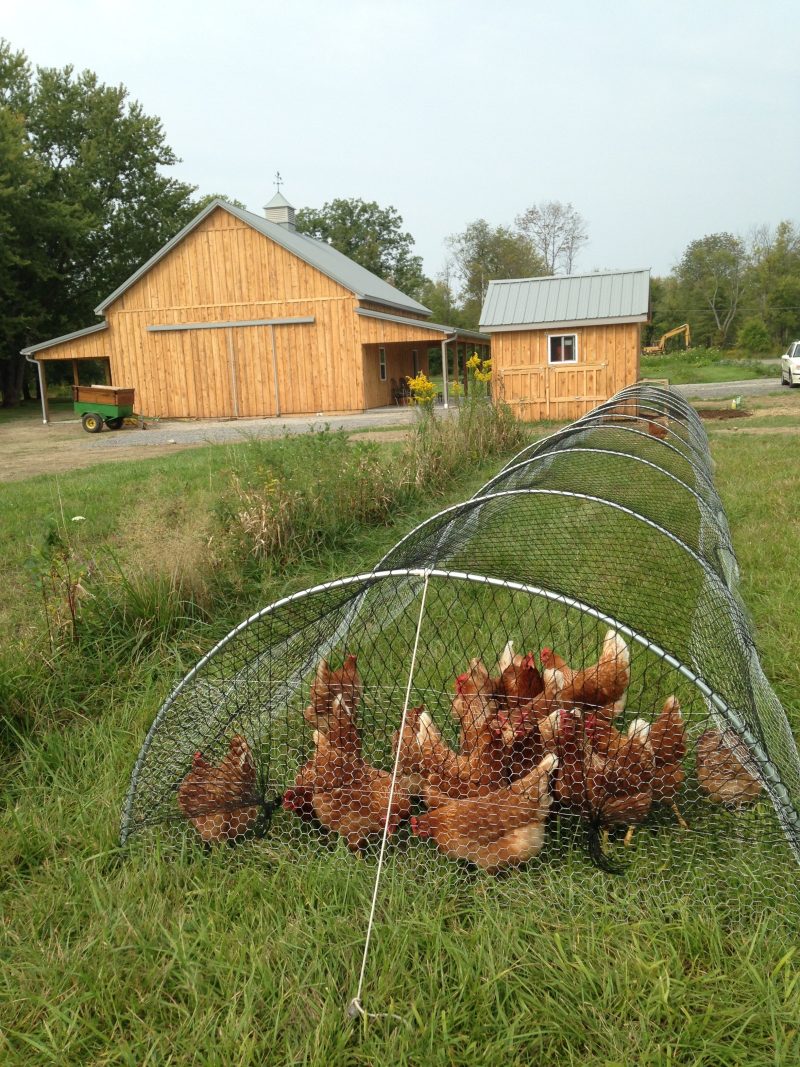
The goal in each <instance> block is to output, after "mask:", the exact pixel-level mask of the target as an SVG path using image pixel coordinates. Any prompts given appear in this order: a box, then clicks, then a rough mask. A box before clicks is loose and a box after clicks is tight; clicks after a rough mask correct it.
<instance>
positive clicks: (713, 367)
mask: <svg viewBox="0 0 800 1067" xmlns="http://www.w3.org/2000/svg"><path fill="white" fill-rule="evenodd" d="M639 373H640V374H641V376H642V377H643V378H668V379H669V381H670V384H671V385H701V384H708V383H713V382H739V381H746V380H747V379H750V378H778V377H780V367H778V366H776V365H775V364H774V363H771V362H769V361H766V360H759V359H738V358H733V357H732V356H726V355H725V353H723V352H721V351H719V350H718V349H690V350H689V351H688V352H685V353H682V352H668V353H667V354H666V355H664V356H642V358H641V363H640V365H639Z"/></svg>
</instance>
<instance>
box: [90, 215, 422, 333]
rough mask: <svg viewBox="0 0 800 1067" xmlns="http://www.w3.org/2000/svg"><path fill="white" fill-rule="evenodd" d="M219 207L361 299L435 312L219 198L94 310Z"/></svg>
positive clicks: (322, 247)
mask: <svg viewBox="0 0 800 1067" xmlns="http://www.w3.org/2000/svg"><path fill="white" fill-rule="evenodd" d="M274 199H275V198H274V197H273V200H274ZM218 207H221V208H223V209H224V210H225V211H229V212H230V213H231V214H232V215H235V216H236V218H238V219H241V221H242V222H245V223H247V225H248V226H252V227H253V229H254V230H258V232H259V233H262V234H263V235H264V236H265V237H268V238H269V239H270V240H271V241H274V242H275V243H276V244H278V245H280V246H281V247H282V248H285V249H286V250H287V252H292V253H293V254H294V255H296V256H297V257H298V258H299V259H302V260H303V262H305V263H308V264H309V265H310V266H312V267H316V269H317V270H318V271H321V272H322V273H323V274H325V275H327V277H329V278H332V279H333V281H335V282H338V283H339V284H340V285H343V286H344V287H345V289H349V290H350V292H352V293H355V295H356V296H357V297H358V298H359V299H360V300H374V301H375V303H377V304H385V305H388V306H389V307H398V308H402V309H403V310H404V311H415V312H417V314H421V315H430V314H431V312H430V310H429V309H428V308H426V307H425V306H424V305H423V304H420V303H418V302H417V301H416V300H413V299H412V298H411V297H410V296H406V294H405V293H402V292H400V290H399V289H395V287H394V286H393V285H390V284H389V283H388V282H387V281H384V280H383V278H379V277H378V276H377V275H376V274H373V273H372V271H369V270H367V269H366V267H362V266H361V265H360V264H358V263H354V262H353V260H352V259H348V257H347V256H345V255H344V254H343V253H342V252H339V251H337V250H336V249H335V248H333V247H332V246H331V245H329V244H326V243H325V242H324V241H318V240H317V239H316V238H315V237H309V236H308V234H305V233H298V232H297V231H296V230H290V229H288V228H287V227H286V226H279V225H278V224H277V223H274V222H269V221H268V220H267V219H265V218H263V217H262V216H261V215H254V214H253V212H252V211H244V210H243V209H242V208H238V207H234V206H233V204H229V203H227V201H225V200H221V199H219V198H217V199H215V200H212V201H211V203H210V204H209V205H208V206H207V207H206V208H204V210H203V211H201V212H200V214H199V215H197V216H196V217H195V218H193V219H192V221H191V222H190V223H189V224H188V225H187V226H184V228H183V229H182V230H181V231H180V233H177V234H175V236H174V237H173V238H172V240H171V241H168V242H167V243H166V244H165V245H164V247H163V248H161V249H159V251H158V252H156V254H155V255H154V256H151V258H150V259H148V261H147V262H146V263H144V264H142V266H141V267H139V269H138V270H137V271H135V272H134V273H133V274H132V275H131V276H130V278H128V279H126V281H124V282H123V283H122V285H120V286H119V287H118V288H116V289H115V290H114V292H113V293H111V294H110V295H109V296H107V297H106V298H105V300H104V301H103V302H102V303H101V304H98V306H97V307H96V308H95V309H94V310H95V314H97V315H102V314H103V312H104V311H105V310H106V308H107V307H108V306H109V305H110V304H112V303H113V302H114V301H115V300H116V299H117V298H118V297H120V296H121V295H122V294H123V293H124V292H125V290H126V289H129V288H130V287H131V286H132V285H133V284H134V282H137V281H138V280H139V279H140V278H141V277H142V275H143V274H146V273H147V271H149V270H150V268H151V267H153V266H155V264H156V263H158V262H159V260H161V259H163V258H164V256H165V255H167V253H168V252H171V251H172V249H173V248H174V247H175V246H176V245H177V244H179V243H180V242H181V241H182V240H183V238H184V237H186V236H187V234H189V233H191V231H192V230H193V229H194V228H195V227H196V226H198V225H199V224H200V223H201V222H202V221H203V219H205V218H207V217H208V215H210V214H211V212H212V211H214V210H215V209H216V208H218Z"/></svg>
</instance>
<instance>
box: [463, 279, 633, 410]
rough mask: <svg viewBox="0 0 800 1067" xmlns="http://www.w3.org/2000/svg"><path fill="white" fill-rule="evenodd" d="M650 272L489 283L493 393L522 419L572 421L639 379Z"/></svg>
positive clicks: (483, 324)
mask: <svg viewBox="0 0 800 1067" xmlns="http://www.w3.org/2000/svg"><path fill="white" fill-rule="evenodd" d="M649 314H650V271H649V270H628V271H604V272H602V273H596V274H573V275H568V276H560V277H551V278H520V279H513V280H510V281H495V282H490V283H489V289H488V291H487V294H486V300H485V301H484V305H483V310H482V311H481V321H480V328H481V330H482V331H484V332H485V333H487V334H489V335H490V336H491V338H492V392H493V395H494V396H495V398H497V399H499V400H504V401H505V402H506V403H508V404H509V405H510V406H511V408H512V410H513V411H514V413H515V414H516V415H518V416H519V417H520V418H522V419H529V420H538V419H558V420H562V419H565V420H566V419H570V420H571V419H577V418H579V417H580V416H581V415H584V414H586V412H587V411H590V410H591V409H592V408H593V407H595V406H596V405H597V404H599V403H601V402H602V401H604V400H607V399H608V398H609V397H610V396H613V394H614V393H616V392H618V390H620V389H624V388H625V386H628V385H632V384H633V383H634V382H635V381H637V380H638V378H639V353H640V352H641V328H642V323H643V322H647V321H648V319H649Z"/></svg>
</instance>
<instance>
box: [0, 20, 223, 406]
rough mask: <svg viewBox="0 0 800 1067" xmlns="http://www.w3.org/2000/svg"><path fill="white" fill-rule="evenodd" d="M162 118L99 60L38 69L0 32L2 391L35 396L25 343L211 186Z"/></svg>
mask: <svg viewBox="0 0 800 1067" xmlns="http://www.w3.org/2000/svg"><path fill="white" fill-rule="evenodd" d="M179 162H180V160H179V159H178V157H177V156H176V155H175V153H174V152H173V151H172V149H171V148H170V147H169V145H168V144H167V143H166V137H165V134H164V130H163V129H162V126H161V122H160V121H159V119H157V118H155V117H153V116H151V115H147V114H146V113H145V112H144V110H143V108H142V107H141V105H140V104H139V103H137V102H136V101H135V100H131V99H130V97H129V94H128V91H127V89H126V88H125V87H124V86H122V85H118V86H110V85H104V84H102V83H101V82H100V80H99V79H98V77H97V75H96V74H94V73H92V72H91V71H83V72H80V73H78V72H76V71H75V70H74V68H73V67H71V66H65V67H63V68H61V69H55V68H49V67H38V68H36V69H35V70H34V69H33V68H32V66H31V64H30V62H29V61H28V58H27V56H26V55H25V54H24V53H23V52H21V51H15V50H14V49H13V48H12V47H11V45H10V44H9V43H8V42H7V41H5V40H0V392H2V396H3V406H5V407H10V406H14V405H15V404H17V403H18V402H19V400H20V398H21V397H22V396H23V395H27V391H28V386H29V383H30V380H31V375H30V373H26V370H27V371H30V368H29V366H28V365H27V364H26V363H25V360H24V358H23V357H22V356H20V354H19V351H20V349H21V348H24V347H26V346H27V345H30V344H34V343H36V342H38V341H42V340H46V339H48V338H51V337H56V336H59V335H61V334H64V333H69V332H70V331H72V330H75V329H78V328H80V327H83V326H87V325H91V323H92V322H94V321H95V316H94V314H93V309H94V308H95V307H96V306H97V304H98V303H99V302H100V301H101V300H102V299H103V297H105V296H107V295H108V294H109V293H110V292H112V291H113V290H114V289H115V288H116V287H117V286H118V285H119V284H120V283H121V282H122V281H124V280H125V278H127V277H128V276H129V275H131V274H132V273H133V272H134V271H135V270H136V269H137V268H138V267H139V266H141V264H142V263H143V262H145V260H147V259H149V258H150V256H152V255H153V254H154V253H155V252H157V251H158V249H159V248H161V247H162V246H163V245H164V244H165V243H166V242H167V241H168V240H169V239H170V238H171V237H173V236H174V235H175V233H176V232H177V231H178V230H179V229H180V228H181V227H182V226H184V225H186V223H187V222H189V220H190V219H192V218H193V217H194V216H195V215H196V214H197V212H198V211H200V210H201V209H202V208H203V207H204V206H205V205H206V204H207V203H208V202H209V200H210V199H211V197H197V195H196V193H197V189H196V187H195V186H192V185H188V184H186V183H185V182H181V181H178V180H177V179H175V178H174V177H172V176H170V174H169V173H168V172H169V168H171V167H174V166H175V164H177V163H179Z"/></svg>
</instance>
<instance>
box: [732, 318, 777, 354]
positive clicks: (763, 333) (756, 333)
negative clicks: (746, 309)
mask: <svg viewBox="0 0 800 1067" xmlns="http://www.w3.org/2000/svg"><path fill="white" fill-rule="evenodd" d="M736 343H737V345H738V346H739V348H743V349H744V350H745V352H749V353H750V354H751V355H755V354H756V353H759V352H768V351H769V348H770V335H769V330H768V329H767V327H766V324H765V323H764V320H763V319H762V318H760V317H759V316H758V315H751V316H750V317H749V318H747V319H745V320H744V322H743V323H742V325H741V326H740V327H739V332H738V333H737V335H736Z"/></svg>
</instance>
